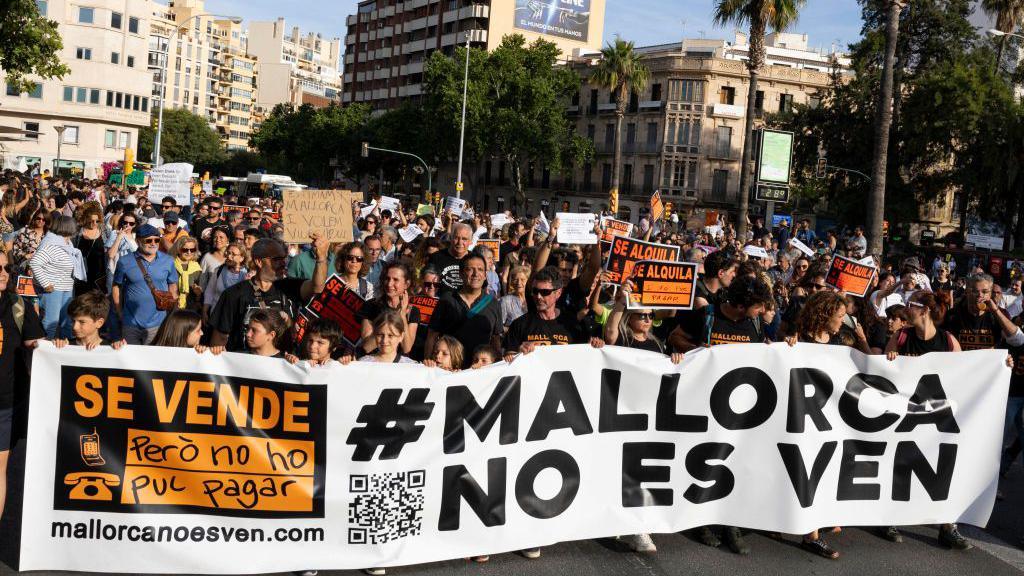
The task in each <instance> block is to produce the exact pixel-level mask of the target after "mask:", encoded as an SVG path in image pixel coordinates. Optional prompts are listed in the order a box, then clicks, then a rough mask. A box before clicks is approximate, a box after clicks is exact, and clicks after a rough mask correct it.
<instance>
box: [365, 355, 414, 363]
mask: <svg viewBox="0 0 1024 576" xmlns="http://www.w3.org/2000/svg"><path fill="white" fill-rule="evenodd" d="M359 361H360V362H377V363H379V362H380V360H377V357H376V356H363V357H362V358H360V359H359ZM397 364H419V362H417V361H415V360H413V359H412V358H409V357H407V356H400V357H399V358H398V362H397Z"/></svg>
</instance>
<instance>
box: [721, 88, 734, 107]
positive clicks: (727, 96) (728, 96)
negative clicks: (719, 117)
mask: <svg viewBox="0 0 1024 576" xmlns="http://www.w3.org/2000/svg"><path fill="white" fill-rule="evenodd" d="M718 103H719V104H728V105H730V106H732V105H733V104H735V103H736V89H735V88H733V87H732V86H722V89H721V91H719V93H718Z"/></svg>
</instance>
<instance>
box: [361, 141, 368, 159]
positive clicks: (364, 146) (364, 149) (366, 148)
mask: <svg viewBox="0 0 1024 576" xmlns="http://www.w3.org/2000/svg"><path fill="white" fill-rule="evenodd" d="M362 156H363V158H369V157H370V143H369V142H363V151H362Z"/></svg>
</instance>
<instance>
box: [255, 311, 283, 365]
mask: <svg viewBox="0 0 1024 576" xmlns="http://www.w3.org/2000/svg"><path fill="white" fill-rule="evenodd" d="M287 332H288V323H287V322H286V321H285V319H284V317H283V316H282V314H281V311H280V310H277V309H275V308H260V309H259V310H254V311H253V312H252V314H251V315H250V316H249V329H248V330H246V332H245V345H246V346H247V347H248V348H249V353H250V354H255V355H256V356H268V357H270V358H284V357H285V356H284V352H282V351H281V349H280V343H281V341H282V339H283V336H284V335H285V333H287Z"/></svg>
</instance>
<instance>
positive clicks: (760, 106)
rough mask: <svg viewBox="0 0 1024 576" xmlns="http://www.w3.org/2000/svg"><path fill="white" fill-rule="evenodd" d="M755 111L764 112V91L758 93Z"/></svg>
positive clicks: (755, 99) (755, 100)
mask: <svg viewBox="0 0 1024 576" xmlns="http://www.w3.org/2000/svg"><path fill="white" fill-rule="evenodd" d="M754 111H756V112H758V113H760V112H764V90H758V91H757V96H756V97H755V98H754Z"/></svg>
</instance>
